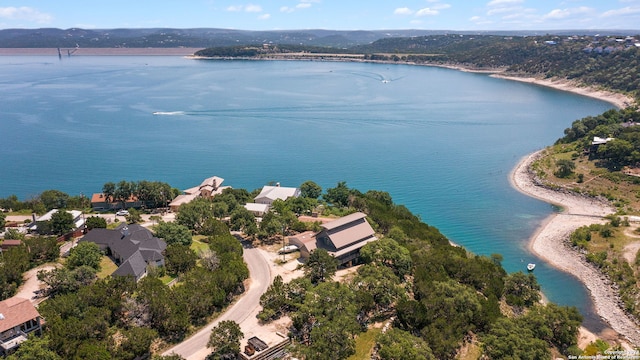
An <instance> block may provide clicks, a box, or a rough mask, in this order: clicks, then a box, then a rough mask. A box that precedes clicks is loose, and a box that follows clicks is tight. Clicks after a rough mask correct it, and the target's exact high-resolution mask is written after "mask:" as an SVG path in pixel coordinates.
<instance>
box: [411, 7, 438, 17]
mask: <svg viewBox="0 0 640 360" xmlns="http://www.w3.org/2000/svg"><path fill="white" fill-rule="evenodd" d="M439 13H440V12H439V11H438V10H435V9H431V8H424V9H420V10H418V11H417V12H416V16H432V15H438V14H439Z"/></svg>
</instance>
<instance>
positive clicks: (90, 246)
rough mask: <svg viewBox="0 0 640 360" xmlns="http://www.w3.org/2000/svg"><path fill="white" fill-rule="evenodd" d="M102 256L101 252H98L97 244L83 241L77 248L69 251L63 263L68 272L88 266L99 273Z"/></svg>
mask: <svg viewBox="0 0 640 360" xmlns="http://www.w3.org/2000/svg"><path fill="white" fill-rule="evenodd" d="M102 255H103V253H102V250H100V247H99V246H98V245H97V244H95V243H92V242H89V241H83V242H80V243H79V244H78V245H77V246H75V247H73V248H71V250H70V251H69V257H68V258H67V261H66V262H65V266H66V267H67V268H69V269H70V270H73V269H75V268H78V267H80V266H88V267H90V268H93V269H95V270H96V271H100V261H102Z"/></svg>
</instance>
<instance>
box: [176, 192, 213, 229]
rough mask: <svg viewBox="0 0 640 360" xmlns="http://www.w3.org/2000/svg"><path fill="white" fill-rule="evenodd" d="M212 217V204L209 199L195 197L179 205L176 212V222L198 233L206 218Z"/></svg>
mask: <svg viewBox="0 0 640 360" xmlns="http://www.w3.org/2000/svg"><path fill="white" fill-rule="evenodd" d="M212 217H213V204H212V203H211V201H210V200H207V199H204V198H197V199H195V200H193V201H191V202H189V203H186V204H182V205H180V208H179V209H178V213H177V214H176V223H178V224H180V225H183V226H186V227H187V228H189V229H191V230H193V231H195V232H196V233H198V234H199V233H200V231H201V230H202V227H203V226H204V224H205V222H206V221H207V219H209V218H212Z"/></svg>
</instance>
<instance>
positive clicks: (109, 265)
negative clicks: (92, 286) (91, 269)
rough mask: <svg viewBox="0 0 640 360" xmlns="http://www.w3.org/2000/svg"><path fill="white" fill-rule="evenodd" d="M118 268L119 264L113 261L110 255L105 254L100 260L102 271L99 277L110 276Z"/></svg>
mask: <svg viewBox="0 0 640 360" xmlns="http://www.w3.org/2000/svg"><path fill="white" fill-rule="evenodd" d="M117 269H118V266H117V265H116V264H115V263H114V262H113V261H111V259H110V258H109V257H108V256H106V255H105V256H103V257H102V260H101V261H100V272H99V273H98V279H104V278H106V277H108V276H110V275H111V274H113V272H114V271H116V270H117Z"/></svg>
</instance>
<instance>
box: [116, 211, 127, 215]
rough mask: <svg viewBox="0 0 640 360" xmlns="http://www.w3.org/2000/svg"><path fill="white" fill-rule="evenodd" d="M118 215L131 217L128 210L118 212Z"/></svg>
mask: <svg viewBox="0 0 640 360" xmlns="http://www.w3.org/2000/svg"><path fill="white" fill-rule="evenodd" d="M116 215H117V216H127V215H129V212H128V211H127V210H118V211H117V212H116Z"/></svg>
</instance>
